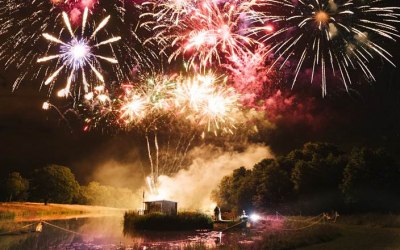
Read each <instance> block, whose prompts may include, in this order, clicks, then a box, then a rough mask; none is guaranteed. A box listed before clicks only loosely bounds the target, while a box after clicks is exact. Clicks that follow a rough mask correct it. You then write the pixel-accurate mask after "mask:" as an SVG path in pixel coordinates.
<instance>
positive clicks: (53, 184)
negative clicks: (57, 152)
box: [31, 165, 79, 204]
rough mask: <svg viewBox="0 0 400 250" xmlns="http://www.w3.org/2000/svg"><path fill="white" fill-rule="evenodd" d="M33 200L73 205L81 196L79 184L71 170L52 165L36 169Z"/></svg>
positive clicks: (33, 179)
mask: <svg viewBox="0 0 400 250" xmlns="http://www.w3.org/2000/svg"><path fill="white" fill-rule="evenodd" d="M31 182H32V199H33V200H35V201H37V200H41V201H44V203H45V204H47V203H48V202H54V203H71V202H72V201H73V199H74V198H75V197H76V196H78V194H79V184H78V182H77V181H76V179H75V176H74V174H73V173H72V172H71V169H69V168H67V167H63V166H58V165H50V166H47V167H44V168H41V169H36V170H35V171H34V174H33V178H32V181H31Z"/></svg>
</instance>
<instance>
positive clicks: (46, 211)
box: [0, 202, 127, 221]
mask: <svg viewBox="0 0 400 250" xmlns="http://www.w3.org/2000/svg"><path fill="white" fill-rule="evenodd" d="M126 210H127V209H120V208H111V207H102V206H87V205H69V204H54V203H49V204H48V205H44V204H43V203H34V202H5V203H0V220H14V221H35V220H56V219H65V218H77V217H91V216H108V215H110V216H112V215H118V216H119V215H120V216H122V215H123V213H124V212H125V211H126Z"/></svg>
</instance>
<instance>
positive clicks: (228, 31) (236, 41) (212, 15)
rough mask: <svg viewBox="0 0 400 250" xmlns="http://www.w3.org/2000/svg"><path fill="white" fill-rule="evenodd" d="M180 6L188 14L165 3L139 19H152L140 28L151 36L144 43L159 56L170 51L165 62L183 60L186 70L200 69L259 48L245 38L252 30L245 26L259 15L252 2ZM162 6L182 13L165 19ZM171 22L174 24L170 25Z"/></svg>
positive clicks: (193, 3)
mask: <svg viewBox="0 0 400 250" xmlns="http://www.w3.org/2000/svg"><path fill="white" fill-rule="evenodd" d="M184 2H185V3H187V4H188V5H189V6H190V7H188V8H189V10H188V9H186V8H184V9H183V10H182V9H180V8H173V7H172V6H175V5H176V4H177V3H176V1H168V2H166V3H164V4H161V5H160V6H159V7H160V9H161V10H160V11H158V12H157V11H156V12H155V13H145V14H144V15H142V16H145V17H148V16H152V17H153V19H154V20H155V21H145V22H144V23H143V24H142V26H144V27H147V28H148V29H150V30H152V31H154V32H155V35H154V37H152V38H150V39H148V40H146V41H145V42H146V43H154V41H155V43H156V44H158V45H160V46H161V47H162V49H161V51H160V53H166V51H167V50H169V49H170V48H172V49H173V52H172V53H171V54H168V55H167V56H168V61H169V62H172V61H175V60H176V59H177V57H178V56H184V57H186V56H187V57H188V65H189V67H193V68H195V67H197V66H200V67H202V68H204V67H206V66H211V65H214V64H217V65H218V64H220V63H221V61H222V60H223V59H224V57H225V56H232V55H233V54H235V53H239V52H242V51H244V50H249V49H250V48H251V47H252V46H253V45H255V44H259V43H258V42H257V41H256V40H254V39H252V38H251V37H249V36H247V35H245V34H246V33H250V31H251V30H252V27H250V26H249V25H248V23H253V22H255V20H257V19H259V16H261V13H260V12H258V11H255V10H254V8H255V7H257V6H258V3H257V2H256V1H244V2H238V3H236V2H232V3H230V2H227V3H225V4H218V3H215V2H213V1H202V2H191V1H184ZM179 3H180V1H179ZM165 4H168V6H169V5H171V6H170V7H169V8H170V9H174V10H176V11H182V13H180V12H179V14H175V12H172V13H173V14H170V15H168V14H167V13H169V12H168V11H167V10H166V9H165V8H166V7H165ZM167 9H168V8H167ZM177 17H179V19H177ZM171 19H173V20H175V21H172V22H171Z"/></svg>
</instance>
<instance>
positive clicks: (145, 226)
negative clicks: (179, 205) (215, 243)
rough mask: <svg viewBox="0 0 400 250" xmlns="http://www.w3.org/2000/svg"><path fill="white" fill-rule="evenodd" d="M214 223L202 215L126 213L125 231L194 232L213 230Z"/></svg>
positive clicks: (186, 213)
mask: <svg viewBox="0 0 400 250" xmlns="http://www.w3.org/2000/svg"><path fill="white" fill-rule="evenodd" d="M212 228H213V221H212V219H211V217H210V216H208V215H206V214H202V213H192V212H184V213H179V214H178V215H166V214H161V213H152V214H147V215H138V214H136V213H135V212H126V213H125V215H124V230H125V231H126V232H129V231H132V230H134V229H138V230H156V231H162V230H175V231H179V230H194V229H212Z"/></svg>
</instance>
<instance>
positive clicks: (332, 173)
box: [213, 143, 400, 214]
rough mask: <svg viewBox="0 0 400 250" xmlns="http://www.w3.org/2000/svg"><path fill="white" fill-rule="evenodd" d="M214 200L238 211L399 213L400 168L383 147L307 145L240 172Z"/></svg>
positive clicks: (224, 184) (223, 184)
mask: <svg viewBox="0 0 400 250" xmlns="http://www.w3.org/2000/svg"><path fill="white" fill-rule="evenodd" d="M213 198H214V200H215V201H216V202H217V203H218V204H220V205H221V206H222V208H224V209H225V210H233V211H235V212H238V211H241V210H243V209H245V210H246V211H251V210H254V209H256V210H263V211H267V212H275V211H281V212H285V213H293V214H298V213H302V214H315V213H321V212H324V211H331V210H339V211H342V212H368V211H376V212H398V211H400V165H399V164H398V163H396V161H395V160H394V158H393V157H390V156H389V155H388V154H387V153H385V151H384V150H382V149H379V150H371V149H365V148H356V149H354V150H353V151H352V152H351V153H350V154H346V153H345V152H342V151H341V150H339V149H338V147H337V146H335V145H332V144H328V143H307V144H305V145H304V146H303V147H302V148H300V149H296V150H293V151H292V152H290V153H288V154H287V155H285V156H281V157H278V158H277V159H265V160H262V161H261V162H260V163H257V164H256V165H255V166H254V168H253V169H252V170H247V169H245V168H244V167H241V168H239V169H237V170H235V171H234V172H233V173H232V175H230V176H226V177H224V178H223V180H222V181H221V183H220V185H219V187H218V188H217V189H216V190H215V191H214V192H213Z"/></svg>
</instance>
